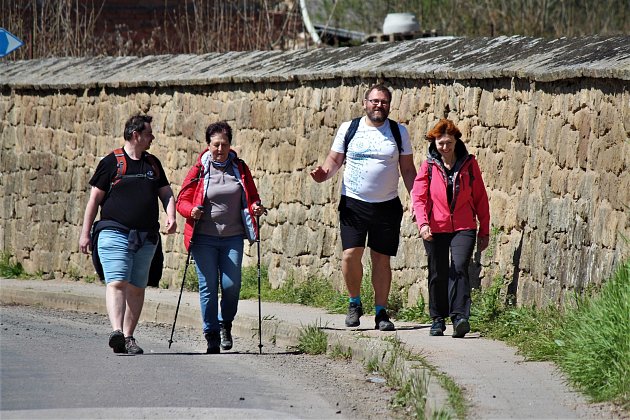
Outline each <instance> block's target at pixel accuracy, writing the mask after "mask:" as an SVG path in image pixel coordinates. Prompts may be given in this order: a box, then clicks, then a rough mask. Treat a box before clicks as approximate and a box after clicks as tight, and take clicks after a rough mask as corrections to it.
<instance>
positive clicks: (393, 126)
mask: <svg viewBox="0 0 630 420" xmlns="http://www.w3.org/2000/svg"><path fill="white" fill-rule="evenodd" d="M388 121H389V129H390V130H391V131H392V135H393V136H394V140H395V141H396V146H397V147H398V153H399V154H400V153H402V137H401V135H400V127H398V123H397V122H396V121H394V120H391V119H389V118H388ZM360 122H361V117H359V118H355V119H353V120H352V122H351V123H350V127H348V131H346V135H345V136H344V138H343V140H344V144H343V153H344V154H347V153H348V145H349V144H350V140H352V138H353V137H354V135H355V134H356V133H357V129H358V128H359V123H360Z"/></svg>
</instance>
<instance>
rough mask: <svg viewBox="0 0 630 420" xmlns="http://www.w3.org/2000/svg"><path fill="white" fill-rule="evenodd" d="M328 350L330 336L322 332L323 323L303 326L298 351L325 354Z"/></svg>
mask: <svg viewBox="0 0 630 420" xmlns="http://www.w3.org/2000/svg"><path fill="white" fill-rule="evenodd" d="M327 349H328V335H327V334H326V333H325V332H324V331H322V325H321V321H318V322H315V323H314V324H309V325H306V326H302V328H301V329H300V336H299V337H298V345H297V350H298V351H300V352H302V353H306V354H312V355H314V354H325V353H326V351H327Z"/></svg>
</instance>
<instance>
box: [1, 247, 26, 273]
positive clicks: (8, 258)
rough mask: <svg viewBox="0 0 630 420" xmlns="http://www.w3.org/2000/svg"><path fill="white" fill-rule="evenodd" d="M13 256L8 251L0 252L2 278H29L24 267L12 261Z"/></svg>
mask: <svg viewBox="0 0 630 420" xmlns="http://www.w3.org/2000/svg"><path fill="white" fill-rule="evenodd" d="M12 259H13V256H12V255H11V253H10V252H8V251H2V252H0V277H3V278H8V279H18V278H25V277H27V273H26V271H24V267H22V264H20V263H19V262H13V261H12Z"/></svg>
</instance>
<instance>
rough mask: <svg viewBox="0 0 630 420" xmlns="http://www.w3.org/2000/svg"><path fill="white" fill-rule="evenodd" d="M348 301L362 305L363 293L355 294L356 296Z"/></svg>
mask: <svg viewBox="0 0 630 420" xmlns="http://www.w3.org/2000/svg"><path fill="white" fill-rule="evenodd" d="M348 301H349V302H350V303H356V304H357V305H360V304H361V295H359V296H355V297H351V298H350V299H348Z"/></svg>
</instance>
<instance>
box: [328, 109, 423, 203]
mask: <svg viewBox="0 0 630 420" xmlns="http://www.w3.org/2000/svg"><path fill="white" fill-rule="evenodd" d="M365 118H366V117H363V118H361V122H360V123H359V127H358V128H357V132H356V134H355V135H354V137H353V138H352V140H350V144H349V145H348V152H347V154H346V167H345V169H344V173H343V186H342V188H341V194H343V195H346V196H348V197H352V198H355V199H357V200H361V201H365V202H368V203H382V202H384V201H389V200H393V199H394V198H396V197H397V196H398V178H399V176H400V171H399V170H398V146H397V145H396V140H395V139H394V135H393V134H392V131H391V129H390V128H389V120H388V121H385V123H384V124H383V125H381V126H380V127H371V126H369V125H366V124H365ZM349 127H350V121H346V122H344V123H342V124H341V126H340V127H339V130H338V131H337V135H336V136H335V140H334V141H333V145H332V147H331V149H332V150H333V151H334V152H337V153H344V137H345V135H346V131H348V128H349ZM398 127H399V129H400V137H401V140H402V153H401V154H403V155H411V154H412V153H413V151H412V149H411V141H410V140H409V133H408V132H407V129H406V128H405V127H404V126H402V125H400V124H398Z"/></svg>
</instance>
